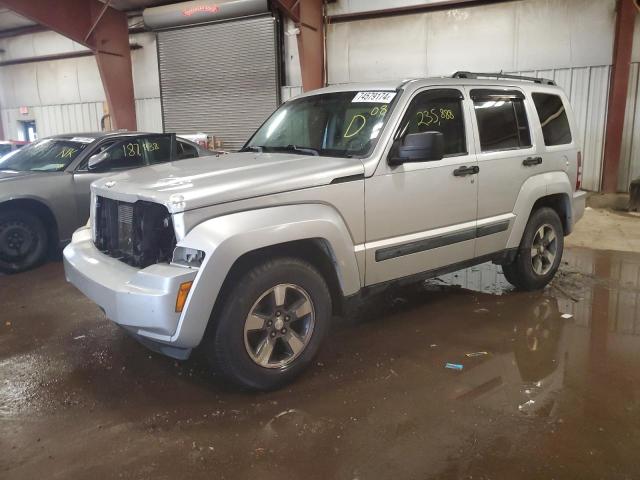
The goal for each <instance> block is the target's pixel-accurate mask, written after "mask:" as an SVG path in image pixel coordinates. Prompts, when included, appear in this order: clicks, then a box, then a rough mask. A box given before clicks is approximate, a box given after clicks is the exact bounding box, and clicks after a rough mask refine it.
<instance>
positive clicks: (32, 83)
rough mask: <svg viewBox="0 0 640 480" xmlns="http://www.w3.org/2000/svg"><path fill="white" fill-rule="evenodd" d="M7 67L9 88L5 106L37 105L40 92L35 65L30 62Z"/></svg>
mask: <svg viewBox="0 0 640 480" xmlns="http://www.w3.org/2000/svg"><path fill="white" fill-rule="evenodd" d="M9 69H10V70H9V75H10V77H11V90H10V96H9V97H8V98H7V104H6V106H8V107H9V106H11V107H19V106H23V105H38V104H39V103H40V94H39V90H38V75H37V67H36V65H35V64H32V63H31V64H24V65H14V66H12V67H9Z"/></svg>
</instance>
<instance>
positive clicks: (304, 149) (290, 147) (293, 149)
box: [273, 144, 320, 157]
mask: <svg viewBox="0 0 640 480" xmlns="http://www.w3.org/2000/svg"><path fill="white" fill-rule="evenodd" d="M273 148H277V149H278V150H285V151H291V152H299V153H306V154H307V155H313V156H314V157H319V156H320V152H319V151H318V150H316V149H315V148H311V147H299V146H297V145H291V144H289V145H287V146H286V147H273Z"/></svg>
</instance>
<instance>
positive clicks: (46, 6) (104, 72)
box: [0, 0, 136, 130]
mask: <svg viewBox="0 0 640 480" xmlns="http://www.w3.org/2000/svg"><path fill="white" fill-rule="evenodd" d="M54 4H55V5H54ZM0 5H2V6H4V7H7V8H9V9H11V10H13V11H14V12H16V13H18V14H20V15H22V16H24V17H27V18H29V19H31V20H33V21H34V22H38V23H39V24H41V25H44V26H46V27H48V28H50V29H51V30H54V31H56V32H58V33H60V34H61V35H64V36H65V37H68V38H70V39H72V40H74V41H75V42H78V43H80V44H82V45H84V46H86V47H88V48H90V49H91V51H92V52H93V53H94V54H95V56H96V62H97V64H98V70H99V71H100V78H101V79H102V85H103V87H104V91H105V94H106V96H107V102H108V103H109V111H110V114H111V118H112V120H113V127H114V128H124V129H127V130H135V129H136V111H135V102H134V96H133V75H132V70H131V51H130V49H129V32H128V24H127V16H126V15H125V14H124V13H123V12H120V11H118V10H115V9H113V8H111V7H107V8H106V9H105V4H104V3H102V2H100V1H99V0H56V1H55V2H51V1H50V0H0ZM101 15H102V16H101ZM92 27H93V29H92Z"/></svg>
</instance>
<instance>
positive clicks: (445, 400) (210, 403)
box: [0, 249, 640, 479]
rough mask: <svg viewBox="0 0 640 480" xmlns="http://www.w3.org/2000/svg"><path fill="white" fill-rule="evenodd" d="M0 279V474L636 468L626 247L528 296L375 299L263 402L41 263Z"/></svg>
mask: <svg viewBox="0 0 640 480" xmlns="http://www.w3.org/2000/svg"><path fill="white" fill-rule="evenodd" d="M54 274H55V275H54ZM25 278H26V277H25ZM8 280H11V282H12V283H11V284H8V283H7V284H6V285H5V286H6V287H7V289H9V290H6V289H5V290H4V291H5V292H7V291H14V292H18V291H20V292H21V293H22V297H20V302H13V303H9V304H7V305H8V307H7V308H6V309H5V315H10V316H11V323H12V326H11V327H8V328H5V330H2V331H0V340H1V344H0V345H1V346H2V348H3V349H4V350H5V351H4V352H3V354H2V358H3V359H4V360H3V363H2V369H0V386H2V385H4V386H5V387H4V388H0V416H2V419H3V420H5V422H0V438H2V439H3V440H2V442H3V444H4V443H6V444H7V445H9V447H10V448H9V449H4V450H3V453H0V466H1V467H2V469H4V470H0V471H3V472H8V478H35V477H37V476H38V474H41V473H42V472H44V471H46V472H48V473H49V474H50V475H51V476H52V477H53V476H55V475H56V474H58V475H59V476H64V477H65V478H86V477H87V476H89V474H91V475H93V476H98V477H99V476H101V475H102V474H104V475H102V476H105V475H107V474H108V472H112V471H113V470H112V466H113V465H122V462H121V457H120V458H119V457H118V456H116V455H115V454H114V456H110V455H109V454H105V452H110V451H114V452H119V451H120V450H119V449H121V448H125V449H126V457H127V459H128V460H127V464H126V465H124V466H123V467H122V473H123V475H124V476H125V477H130V478H137V477H150V476H158V475H160V476H165V477H167V476H172V475H173V476H177V477H180V476H185V475H186V474H187V473H186V472H188V475H189V477H190V478H210V475H211V473H210V472H211V471H216V472H217V474H219V475H220V476H224V477H225V478H247V477H248V476H255V475H257V476H259V477H260V478H266V479H270V478H276V477H278V478H282V477H283V476H285V477H287V476H288V477H296V478H297V477H304V478H339V479H341V478H345V479H353V478H445V479H446V478H452V479H453V478H456V479H457V478H469V477H471V476H472V477H474V478H520V479H539V478H638V477H639V476H640V467H639V466H638V462H637V445H638V444H640V423H639V421H638V418H640V255H636V254H621V253H615V252H593V251H590V250H581V249H572V250H568V251H566V253H565V257H564V259H563V265H562V269H561V271H560V272H559V274H558V276H557V277H556V279H555V280H554V282H553V283H552V285H551V286H550V287H548V288H547V289H545V290H544V291H543V292H532V293H524V292H514V291H512V288H511V287H510V286H509V285H508V283H507V282H506V280H504V277H503V276H502V274H501V272H500V268H499V267H497V266H495V265H492V264H485V265H480V266H478V267H473V268H471V269H467V270H465V271H461V272H456V273H454V274H450V275H446V276H442V277H439V279H437V280H433V281H430V282H428V283H427V284H426V285H423V286H417V287H414V288H412V287H409V288H406V289H402V290H394V291H393V292H392V294H390V295H382V296H381V297H380V298H378V299H373V300H372V302H370V304H369V307H368V309H365V311H364V312H363V313H361V314H360V317H359V318H358V319H351V321H344V319H336V322H338V325H336V326H335V328H334V329H333V331H332V334H331V335H330V337H329V338H328V341H327V342H326V344H325V347H324V349H323V351H322V353H321V355H320V356H319V358H318V359H317V361H316V363H315V365H313V366H312V367H311V368H310V369H309V370H308V371H307V372H305V374H303V375H302V376H301V377H300V379H299V380H297V381H296V382H295V383H293V384H292V385H290V386H288V387H286V388H284V389H282V390H279V391H276V392H270V393H263V394H253V393H243V392H237V391H234V390H232V389H230V388H229V387H228V386H227V385H224V384H223V383H222V382H220V381H218V380H216V379H215V377H214V378H213V380H212V377H211V374H210V373H209V370H208V368H207V366H206V364H204V363H203V362H202V360H201V359H200V357H198V356H196V357H195V358H194V359H192V360H190V361H188V362H184V363H175V362H173V361H171V360H167V359H165V358H162V357H160V356H157V355H155V354H150V353H149V352H147V351H146V350H145V349H144V348H142V347H140V346H139V345H138V344H137V343H136V342H133V341H131V340H130V339H128V338H127V337H126V336H124V335H121V334H119V333H118V332H117V330H115V329H113V328H111V327H109V326H108V324H106V323H105V322H104V318H103V317H102V315H101V314H100V312H99V311H98V310H97V309H94V307H93V306H91V305H90V304H88V303H82V302H83V300H81V296H80V295H79V294H77V293H76V292H75V291H74V290H73V289H71V287H69V288H68V289H64V288H62V287H60V283H59V282H62V271H61V269H60V271H59V272H54V271H50V272H49V275H47V276H37V275H34V276H32V277H30V279H27V280H28V281H26V280H15V281H14V280H13V277H12V278H11V279H6V278H5V279H2V281H3V282H5V283H6V282H7V281H8ZM20 282H25V283H23V284H20ZM54 287H55V288H59V289H60V290H59V292H60V294H59V295H58V297H59V298H55V299H53V298H48V297H42V296H41V292H42V291H48V290H49V289H50V288H54ZM43 289H46V290H43ZM56 291H57V290H56ZM16 298H17V297H16ZM58 305H64V306H65V309H64V312H68V311H71V310H72V309H75V310H76V311H80V312H81V313H82V314H81V315H80V316H79V317H73V319H72V321H71V322H70V319H69V316H68V315H67V314H65V313H64V312H63V311H61V309H59V308H56V306H58ZM23 307H24V308H23ZM34 309H35V310H36V311H37V312H39V313H38V314H37V315H34ZM44 312H49V315H48V316H47V317H44V316H43V315H44ZM563 314H569V315H570V317H569V318H563ZM43 322H46V326H45V328H44V331H45V332H46V335H43V334H42V331H43V330H42V324H43ZM82 335H84V337H81V336H82ZM33 338H41V339H43V340H42V341H41V342H40V343H36V344H34V343H33V341H32V339H33ZM75 338H78V339H77V340H74V339H75ZM27 348H29V350H28V352H29V353H28V354H26V353H25V350H26V349H27ZM96 352H98V353H100V355H96ZM485 352H486V353H485ZM468 354H471V356H468ZM474 354H475V355H474ZM446 363H453V364H458V365H462V369H461V370H459V371H458V370H451V369H446V368H445V364H446ZM27 394H28V395H27ZM105 425H106V426H105ZM103 426H105V427H104V428H103ZM37 438H43V439H46V444H45V445H44V446H43V445H42V443H38V442H37V441H36V440H35V439H37ZM78 438H81V439H82V442H78V441H77V439H78ZM70 445H71V446H72V447H73V448H71V447H70ZM123 445H125V446H126V447H122V446H123ZM13 446H16V449H15V450H13V449H12V448H11V447H13ZM42 448H46V451H47V455H45V456H43V455H42V454H41V453H40V452H41V449H42ZM17 452H18V453H17ZM48 455H51V456H52V457H53V460H52V459H49V458H48ZM117 455H120V456H121V453H117ZM87 459H93V460H92V461H91V462H88V460H87ZM292 459H293V460H292ZM611 459H615V461H612V460H611ZM0 476H1V475H0Z"/></svg>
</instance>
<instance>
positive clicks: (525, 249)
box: [502, 207, 564, 290]
mask: <svg viewBox="0 0 640 480" xmlns="http://www.w3.org/2000/svg"><path fill="white" fill-rule="evenodd" d="M563 249H564V231H563V229H562V223H561V221H560V217H559V216H558V214H557V213H556V211H555V210H553V209H551V208H548V207H543V208H539V209H537V210H536V211H535V212H533V213H532V214H531V217H530V218H529V221H528V222H527V226H526V228H525V230H524V233H523V235H522V240H521V241H520V248H519V249H518V254H517V256H516V258H515V259H514V261H513V262H512V263H510V264H508V265H503V266H502V271H503V272H504V276H505V277H506V279H507V280H508V281H509V283H511V284H512V285H514V286H515V287H516V288H518V289H519V290H538V289H541V288H543V287H544V286H545V285H547V284H548V283H549V282H550V281H551V280H552V279H553V277H554V275H555V274H556V271H557V270H558V267H559V266H560V261H561V260H562V252H563Z"/></svg>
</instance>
